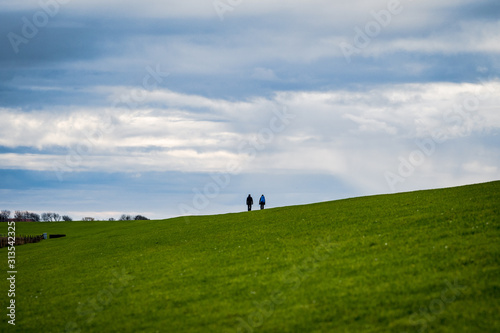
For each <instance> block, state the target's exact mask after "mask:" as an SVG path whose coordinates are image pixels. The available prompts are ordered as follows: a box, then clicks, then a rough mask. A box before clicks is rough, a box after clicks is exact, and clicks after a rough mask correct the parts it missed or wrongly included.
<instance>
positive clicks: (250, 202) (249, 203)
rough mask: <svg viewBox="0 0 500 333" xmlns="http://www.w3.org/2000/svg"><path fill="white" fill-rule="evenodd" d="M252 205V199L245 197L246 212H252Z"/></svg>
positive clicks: (249, 196)
mask: <svg viewBox="0 0 500 333" xmlns="http://www.w3.org/2000/svg"><path fill="white" fill-rule="evenodd" d="M252 205H253V198H252V196H251V195H250V194H249V195H248V197H247V206H248V211H251V210H252Z"/></svg>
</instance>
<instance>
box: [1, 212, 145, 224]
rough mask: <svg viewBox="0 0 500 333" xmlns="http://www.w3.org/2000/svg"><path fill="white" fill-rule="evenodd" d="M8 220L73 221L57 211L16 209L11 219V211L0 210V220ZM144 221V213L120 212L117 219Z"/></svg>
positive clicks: (111, 219) (112, 219)
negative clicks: (40, 212)
mask: <svg viewBox="0 0 500 333" xmlns="http://www.w3.org/2000/svg"><path fill="white" fill-rule="evenodd" d="M9 220H14V221H33V222H59V221H61V220H62V221H67V222H69V221H73V219H72V218H71V217H69V216H68V215H62V216H61V215H59V214H57V213H42V214H41V215H39V214H37V213H32V212H28V211H19V210H16V211H15V212H14V217H13V218H12V219H11V211H10V210H1V211H0V222H6V221H9ZM132 220H136V221H145V220H149V219H148V218H147V217H146V216H144V215H135V216H133V215H128V214H122V216H120V218H119V219H118V221H132ZM109 221H116V220H115V219H114V218H110V219H109Z"/></svg>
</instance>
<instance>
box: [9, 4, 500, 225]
mask: <svg viewBox="0 0 500 333" xmlns="http://www.w3.org/2000/svg"><path fill="white" fill-rule="evenodd" d="M499 41H500V3H499V2H498V1H497V0H440V1H435V0H419V1H411V0H401V1H397V0H388V1H387V0H384V1H379V0H353V1H331V0H330V1H326V0H308V1H305V0H304V1H277V0H266V1H264V0H220V1H219V0H216V1H213V0H203V1H198V0H192V1H159V0H146V1H140V2H137V1H129V0H120V1H118V0H106V1H96V0H85V1H84V0H41V1H38V0H33V1H32V0H26V1H14V0H0V124H1V130H0V209H9V210H11V211H14V210H29V211H34V212H37V213H42V212H47V211H55V212H58V213H60V214H68V215H70V216H72V217H73V218H74V219H80V218H82V217H84V216H93V217H96V218H106V219H107V218H109V217H114V218H117V217H119V216H120V215H121V214H123V213H127V214H142V215H146V216H147V217H149V218H166V217H173V216H179V215H186V214H212V213H226V212H236V211H242V210H245V209H246V207H245V204H244V203H245V198H246V196H247V195H248V193H251V194H252V195H253V196H254V197H255V199H257V198H258V197H259V196H260V194H262V193H264V194H266V197H267V200H268V206H269V207H276V206H285V205H294V204H302V203H311V202H318V201H326V200H334V199H340V198H347V197H354V196H362V195H370V194H379V193H394V192H402V191H411V190H418V189H427V188H438V187H447V186H456V185H462V184H470V183H477V182H484V181H490V180H498V179H500V138H499V133H500V79H499V77H500V76H499V70H500V42H499Z"/></svg>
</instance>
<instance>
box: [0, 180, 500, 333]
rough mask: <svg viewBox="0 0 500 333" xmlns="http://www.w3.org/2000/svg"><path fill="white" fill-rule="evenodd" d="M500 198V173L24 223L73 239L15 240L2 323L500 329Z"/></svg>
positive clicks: (48, 328) (82, 328)
mask: <svg viewBox="0 0 500 333" xmlns="http://www.w3.org/2000/svg"><path fill="white" fill-rule="evenodd" d="M499 203H500V182H499V181H497V182H491V183H485V184H478V185H471V186H463V187H457V188H449V189H441V190H429V191H418V192H411V193H402V194H393V195H380V196H371V197H363V198H354V199H347V200H339V201H333V202H325V203H318V204H313V205H304V206H294V207H283V208H276V209H266V210H264V211H254V212H250V213H248V212H244V213H239V214H227V215H218V216H203V217H191V218H176V219H169V220H164V221H128V222H61V223H21V222H18V223H17V224H16V228H17V229H16V232H17V233H18V234H39V233H42V232H48V233H49V234H50V233H64V234H66V235H67V237H65V238H60V239H49V240H44V241H42V242H41V243H38V244H28V245H23V246H19V247H17V248H16V260H17V262H16V269H17V275H16V298H15V300H16V325H15V327H12V326H11V325H9V324H7V320H8V319H9V318H8V317H6V313H7V310H6V307H7V306H8V301H9V298H8V297H7V291H8V289H9V285H8V281H6V280H5V279H3V282H2V284H1V290H2V295H3V296H2V297H1V302H2V303H1V304H2V308H3V309H4V310H3V312H4V314H3V315H2V318H3V320H2V323H1V325H2V331H4V332H6V331H18V332H40V331H43V332H495V331H496V332H499V331H500V319H499V313H500V204H499ZM243 209H245V207H242V210H243ZM3 225H4V226H3V227H2V228H3V229H4V230H2V231H1V232H3V233H6V231H7V225H6V224H3ZM0 253H1V255H2V256H3V258H4V259H3V261H4V264H3V267H4V276H6V275H7V273H6V271H7V270H8V269H7V249H5V248H4V249H1V250H0Z"/></svg>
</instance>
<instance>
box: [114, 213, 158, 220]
mask: <svg viewBox="0 0 500 333" xmlns="http://www.w3.org/2000/svg"><path fill="white" fill-rule="evenodd" d="M109 220H110V221H114V219H109ZM132 220H136V221H145V220H149V219H148V218H147V217H146V216H142V215H136V216H134V217H132V216H131V215H126V214H122V216H120V218H119V219H118V221H132Z"/></svg>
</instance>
